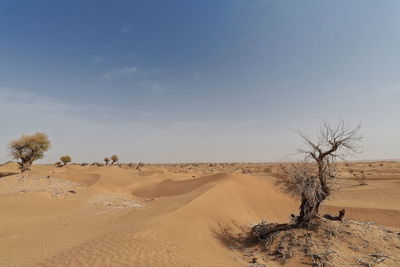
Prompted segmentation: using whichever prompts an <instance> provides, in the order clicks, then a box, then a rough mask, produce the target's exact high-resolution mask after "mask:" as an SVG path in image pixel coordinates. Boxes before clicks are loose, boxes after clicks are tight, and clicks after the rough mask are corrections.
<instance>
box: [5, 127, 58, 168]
mask: <svg viewBox="0 0 400 267" xmlns="http://www.w3.org/2000/svg"><path fill="white" fill-rule="evenodd" d="M50 148H51V143H50V140H49V138H48V137H47V135H46V134H45V133H35V134H32V135H23V136H21V137H20V138H18V139H16V140H12V141H11V142H10V144H9V150H10V154H11V156H12V157H13V158H14V159H16V160H19V161H18V164H19V166H20V169H21V172H24V171H29V170H30V169H31V166H32V163H33V162H34V161H35V160H38V159H42V158H43V157H44V153H45V152H46V151H47V150H49V149H50Z"/></svg>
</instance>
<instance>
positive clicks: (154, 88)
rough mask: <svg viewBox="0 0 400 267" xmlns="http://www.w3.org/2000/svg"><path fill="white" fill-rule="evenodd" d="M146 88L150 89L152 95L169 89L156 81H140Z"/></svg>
mask: <svg viewBox="0 0 400 267" xmlns="http://www.w3.org/2000/svg"><path fill="white" fill-rule="evenodd" d="M140 86H142V87H143V88H144V89H146V90H149V92H150V94H151V95H161V94H164V93H165V92H167V91H168V89H167V88H166V87H165V86H163V85H161V84H159V83H158V82H156V81H144V82H141V83H140Z"/></svg>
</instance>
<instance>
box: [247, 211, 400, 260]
mask: <svg viewBox="0 0 400 267" xmlns="http://www.w3.org/2000/svg"><path fill="white" fill-rule="evenodd" d="M343 216H344V213H343V212H341V213H340V214H339V216H337V217H333V216H331V217H330V218H328V219H327V218H320V217H318V218H315V219H313V220H312V221H311V224H310V226H309V227H308V228H301V227H298V226H296V224H294V223H292V224H274V223H267V222H266V221H262V222H261V223H259V224H257V225H253V226H252V227H251V228H250V230H249V233H248V236H249V238H250V237H251V238H253V239H256V240H258V244H259V245H261V246H260V251H259V253H262V254H264V257H263V259H264V260H265V261H268V260H272V261H278V262H280V263H282V264H285V263H286V262H287V261H289V260H292V259H294V258H295V259H296V260H297V261H299V262H302V263H307V264H310V265H312V266H314V267H328V266H348V265H354V266H374V265H375V264H378V263H382V262H384V261H385V263H386V262H388V261H390V264H389V265H388V266H397V265H398V266H400V257H399V256H398V255H400V239H399V237H398V233H396V232H394V231H392V230H389V229H386V228H384V227H381V226H374V225H372V224H371V223H360V222H355V221H351V220H346V219H343ZM340 217H341V218H340ZM252 256H253V257H255V256H258V257H259V255H255V254H252ZM396 264H397V265H396Z"/></svg>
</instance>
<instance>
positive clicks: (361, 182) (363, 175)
mask: <svg viewBox="0 0 400 267" xmlns="http://www.w3.org/2000/svg"><path fill="white" fill-rule="evenodd" d="M357 181H358V185H367V184H368V183H367V174H366V173H365V172H363V171H361V175H360V176H359V177H358V179H357Z"/></svg>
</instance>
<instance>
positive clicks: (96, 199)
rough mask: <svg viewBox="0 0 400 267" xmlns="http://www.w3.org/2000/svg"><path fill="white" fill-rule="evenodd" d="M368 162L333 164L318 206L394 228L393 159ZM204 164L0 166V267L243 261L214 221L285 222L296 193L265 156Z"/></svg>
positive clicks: (399, 211) (399, 208)
mask: <svg viewBox="0 0 400 267" xmlns="http://www.w3.org/2000/svg"><path fill="white" fill-rule="evenodd" d="M368 164H371V163H357V164H352V165H351V166H342V171H341V174H342V177H343V179H340V186H341V187H342V188H343V190H342V191H341V192H338V193H336V194H335V195H333V196H332V198H331V199H330V200H329V201H328V202H327V203H326V205H325V206H324V207H323V209H324V210H325V211H329V212H336V211H337V210H338V209H340V208H343V207H345V208H346V209H347V216H348V217H349V218H352V219H357V220H361V221H373V222H377V223H380V224H382V225H386V226H390V227H395V228H400V216H399V215H400V197H399V195H400V194H399V192H400V182H399V180H397V178H398V177H399V174H400V164H399V163H395V162H394V163H386V162H385V163H383V164H384V166H380V165H379V164H382V163H373V164H372V165H371V166H369V165H368ZM210 165H211V166H210ZM210 165H208V164H200V165H199V164H193V165H189V164H187V165H151V166H145V167H144V168H143V169H142V170H135V169H133V168H128V167H127V166H122V167H118V166H112V167H110V166H103V167H98V166H79V165H69V166H67V167H63V168H55V167H53V166H50V165H35V166H34V167H33V170H32V171H31V172H30V173H26V174H25V173H24V174H22V175H21V174H19V173H18V169H17V165H16V164H7V165H4V166H1V167H0V177H1V178H0V216H1V219H0V262H1V266H249V265H248V259H247V258H245V257H243V255H242V254H241V253H240V252H239V251H237V250H235V249H233V248H232V247H230V246H229V244H227V243H226V242H224V240H221V238H220V237H219V235H218V233H220V232H221V229H222V228H231V229H234V228H235V227H236V226H246V225H250V224H252V223H257V222H259V221H260V220H262V219H266V220H268V221H271V222H285V221H287V220H289V216H290V214H291V213H296V212H297V208H298V202H297V201H296V200H295V199H292V198H290V197H288V196H287V195H285V194H283V193H282V192H281V191H280V190H279V189H278V188H277V187H276V186H275V184H274V181H275V178H274V177H273V176H272V175H271V171H270V170H267V169H268V168H273V165H271V164H219V165H212V164H210ZM350 169H351V172H350ZM361 170H362V171H366V172H369V173H370V174H371V175H370V177H372V178H373V179H370V180H368V185H366V186H358V185H357V175H354V173H357V171H361ZM350 173H351V174H352V175H351V178H353V180H351V179H345V178H346V177H347V178H349V175H350ZM396 175H397V176H396ZM274 264H275V263H269V265H268V266H274ZM296 264H297V265H296ZM296 264H295V265H293V266H300V265H299V264H300V263H296Z"/></svg>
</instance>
